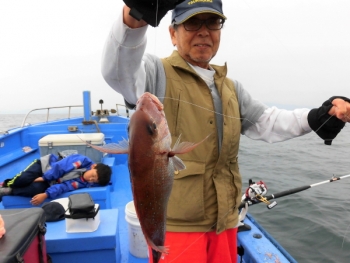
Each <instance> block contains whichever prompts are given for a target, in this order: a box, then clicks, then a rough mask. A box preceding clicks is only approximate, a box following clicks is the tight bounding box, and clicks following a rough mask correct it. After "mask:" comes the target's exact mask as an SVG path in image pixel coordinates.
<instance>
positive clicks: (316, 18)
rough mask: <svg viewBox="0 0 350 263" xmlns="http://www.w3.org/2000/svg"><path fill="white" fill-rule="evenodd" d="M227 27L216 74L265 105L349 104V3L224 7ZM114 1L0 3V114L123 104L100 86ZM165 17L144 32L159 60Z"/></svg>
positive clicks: (165, 48) (253, 1)
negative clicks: (85, 102)
mask: <svg viewBox="0 0 350 263" xmlns="http://www.w3.org/2000/svg"><path fill="white" fill-rule="evenodd" d="M223 4H224V13H225V15H226V16H227V17H228V20H227V22H226V23H225V27H224V29H223V30H222V42H221V47H220V50H219V52H218V54H217V56H216V57H215V58H214V59H213V60H212V62H213V63H214V64H223V63H225V62H227V63H228V68H229V77H231V78H234V79H237V80H239V81H240V82H241V83H242V84H243V86H244V87H245V88H246V89H247V90H248V91H249V92H250V93H251V94H252V96H253V97H255V98H257V99H259V100H261V101H263V102H264V103H266V104H268V105H277V106H282V105H283V106H284V107H287V108H291V107H316V106H319V105H320V104H321V103H322V102H323V101H325V100H326V99H328V98H329V97H330V96H332V95H343V96H348V97H350V89H349V87H348V85H349V83H350V74H349V73H350V72H349V70H350V36H349V28H350V15H349V14H350V13H349V12H350V1H348V0H343V1H340V0H293V1H283V0H263V1H262V0H223ZM122 5H123V1H121V0H119V1H117V0H113V1H112V0H101V1H97V0H95V1H92V0H74V1H68V0H61V1H47V0H32V1H25V0H16V1H7V0H0V89H1V95H0V114H6V113H26V111H27V110H29V109H32V108H38V107H48V106H62V105H72V104H82V91H84V90H90V91H91V97H92V107H93V109H95V108H99V107H100V106H99V104H98V100H99V99H103V100H104V101H105V108H107V109H110V108H115V104H116V103H122V101H123V100H122V98H121V96H120V95H119V94H117V93H116V92H115V91H113V90H112V89H111V88H110V87H109V86H108V85H107V84H106V83H105V81H104V80H103V78H102V76H101V73H100V67H101V54H102V50H103V46H104V42H105V39H106V37H107V34H108V32H109V30H110V28H111V26H112V23H113V22H114V20H115V19H116V17H117V16H118V15H119V13H120V11H121V8H122ZM169 23H170V14H168V15H167V16H166V17H165V18H163V20H162V21H161V24H160V26H159V27H158V28H156V29H154V28H150V30H149V31H148V36H149V39H148V49H147V51H148V52H150V53H154V54H156V55H158V56H160V57H164V56H167V55H169V54H170V53H171V52H172V50H173V47H172V45H171V42H170V38H169V34H168V29H167V28H168V25H169Z"/></svg>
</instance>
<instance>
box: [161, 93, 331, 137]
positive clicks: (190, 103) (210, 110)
mask: <svg viewBox="0 0 350 263" xmlns="http://www.w3.org/2000/svg"><path fill="white" fill-rule="evenodd" d="M159 98H161V99H170V100H176V101H180V102H183V103H187V104H189V105H192V106H195V107H197V108H200V109H203V110H205V111H209V112H212V113H214V114H217V115H221V116H223V117H227V118H231V119H239V120H242V121H244V120H245V121H247V122H249V123H250V124H251V125H255V126H256V127H257V124H256V123H254V122H252V121H251V120H249V119H247V118H237V117H234V116H229V115H226V114H223V113H219V112H216V111H214V110H212V109H208V108H205V107H203V106H200V105H197V104H194V103H192V102H189V101H184V100H181V99H176V98H171V97H159ZM335 107H336V106H335ZM333 116H335V115H334V114H333V115H330V117H329V118H328V119H327V120H326V121H325V122H324V123H322V125H321V126H320V127H319V128H318V129H317V130H316V131H315V133H317V132H318V131H319V129H321V127H322V126H324V125H325V124H326V123H327V122H328V121H329V120H330V119H331V118H332V117H333ZM260 128H261V127H260ZM261 129H263V128H261ZM263 130H264V131H266V129H263ZM271 134H274V135H277V136H280V137H283V138H285V139H286V140H289V139H293V138H295V137H289V136H286V135H284V134H279V133H276V132H271Z"/></svg>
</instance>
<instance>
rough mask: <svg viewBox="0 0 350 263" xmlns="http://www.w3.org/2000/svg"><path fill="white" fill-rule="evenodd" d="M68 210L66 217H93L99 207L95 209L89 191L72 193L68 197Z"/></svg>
mask: <svg viewBox="0 0 350 263" xmlns="http://www.w3.org/2000/svg"><path fill="white" fill-rule="evenodd" d="M68 199H69V202H68V211H69V214H65V217H66V218H72V219H79V218H94V217H95V216H96V214H97V213H98V210H99V207H98V208H97V209H95V203H94V201H93V200H92V198H91V196H90V194H89V193H80V194H72V195H70V196H69V197H68Z"/></svg>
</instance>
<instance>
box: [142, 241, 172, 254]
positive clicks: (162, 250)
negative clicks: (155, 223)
mask: <svg viewBox="0 0 350 263" xmlns="http://www.w3.org/2000/svg"><path fill="white" fill-rule="evenodd" d="M146 239H147V244H148V245H149V246H150V247H151V248H152V250H155V251H157V252H160V253H164V254H169V248H168V247H165V246H156V245H155V244H154V243H153V241H152V240H151V239H149V238H148V237H146Z"/></svg>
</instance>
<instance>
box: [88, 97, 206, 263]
mask: <svg viewBox="0 0 350 263" xmlns="http://www.w3.org/2000/svg"><path fill="white" fill-rule="evenodd" d="M128 133H129V141H126V140H124V141H121V142H119V143H118V144H115V143H111V144H106V145H104V146H95V145H91V147H94V148H95V149H97V150H99V151H102V152H106V153H128V154H129V158H128V163H129V171H130V179H131V185H132V193H133V198H134V204H135V210H136V213H137V216H138V218H139V220H140V225H141V229H142V232H143V234H144V236H145V238H146V241H147V244H148V245H149V246H150V247H151V248H152V256H153V262H154V263H158V261H159V259H160V257H161V255H162V253H168V248H166V247H164V240H165V230H166V213H167V204H168V199H169V196H170V192H171V188H172V185H173V174H174V171H175V170H183V169H185V165H184V163H183V162H182V161H181V159H180V158H178V157H177V156H175V155H176V154H182V153H187V152H189V151H191V150H193V149H194V148H195V147H196V146H197V145H199V144H200V143H201V142H199V143H196V144H195V143H191V142H182V143H179V139H178V140H177V142H176V143H175V145H174V147H173V149H171V134H170V131H169V128H168V124H167V121H166V119H165V114H164V111H163V104H162V103H161V102H160V101H159V100H158V98H157V97H156V96H154V95H152V94H151V93H148V92H146V93H144V94H143V95H142V96H141V97H140V99H139V100H138V101H137V103H136V110H135V112H134V114H133V115H132V116H131V118H130V122H129V127H128ZM204 140H205V139H204ZM204 140H203V141H204Z"/></svg>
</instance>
